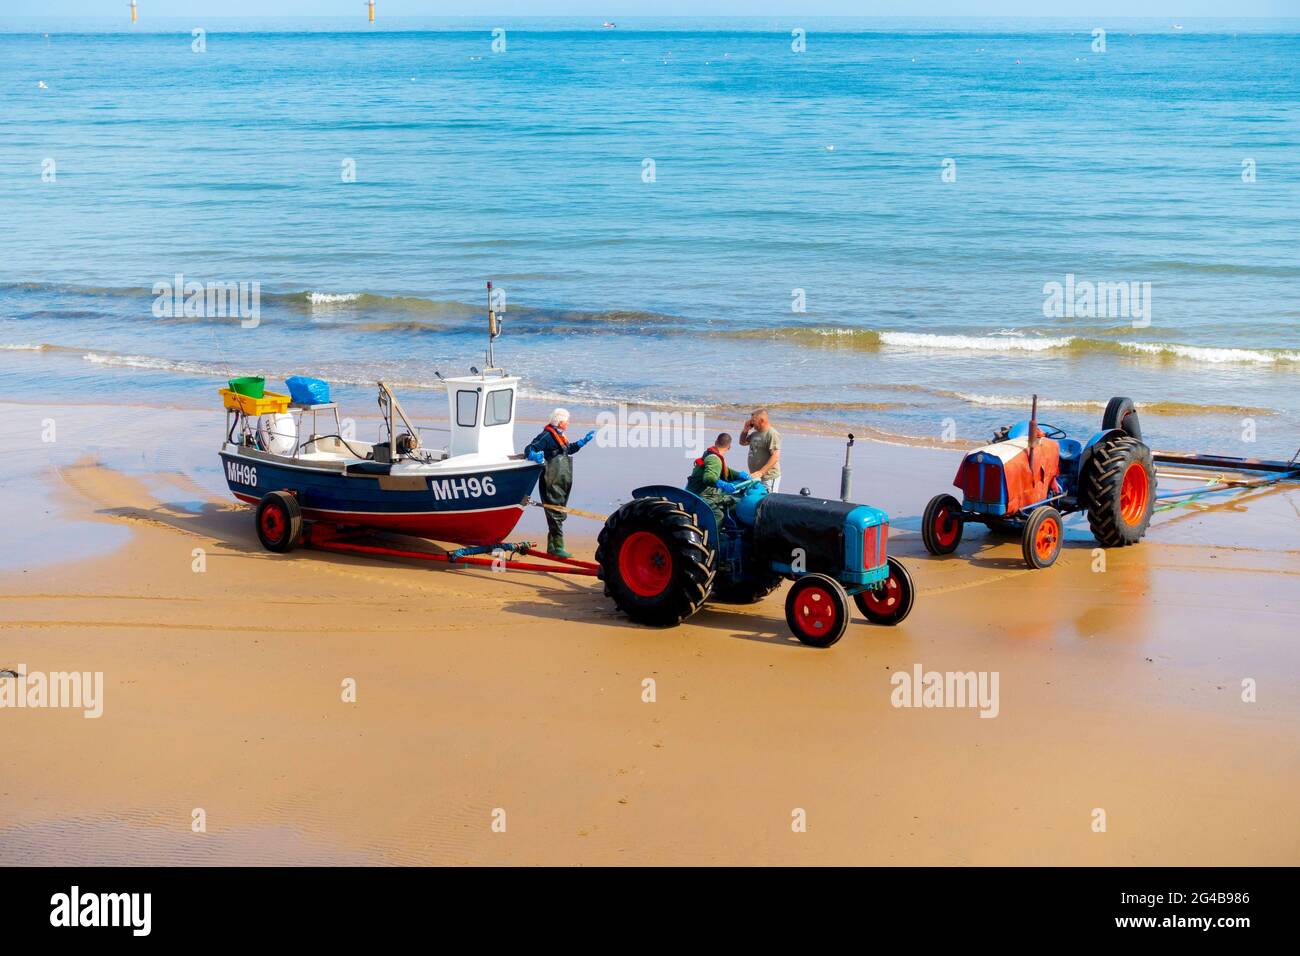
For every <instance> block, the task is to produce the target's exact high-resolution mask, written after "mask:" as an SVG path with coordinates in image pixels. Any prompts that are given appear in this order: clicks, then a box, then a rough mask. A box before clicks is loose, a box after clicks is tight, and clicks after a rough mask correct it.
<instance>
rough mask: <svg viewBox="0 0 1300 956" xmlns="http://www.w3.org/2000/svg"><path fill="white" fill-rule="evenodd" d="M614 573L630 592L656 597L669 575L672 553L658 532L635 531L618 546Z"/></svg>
mask: <svg viewBox="0 0 1300 956" xmlns="http://www.w3.org/2000/svg"><path fill="white" fill-rule="evenodd" d="M618 573H619V577H621V578H622V579H623V583H625V584H626V585H627V586H628V588H629V589H630V590H631V591H632V593H633V594H635V595H637V596H638V597H647V598H649V597H657V596H658V595H660V594H662V593H663V592H664V589H665V588H667V587H668V584H669V582H671V581H672V579H673V556H672V555H671V554H669V552H668V546H667V545H665V544H664V542H663V539H662V538H660V537H659V535H657V534H654V533H653V532H650V531H636V532H633V533H632V534H631V535H629V536H628V538H627V540H626V541H624V542H623V547H621V548H620V549H619V552H618Z"/></svg>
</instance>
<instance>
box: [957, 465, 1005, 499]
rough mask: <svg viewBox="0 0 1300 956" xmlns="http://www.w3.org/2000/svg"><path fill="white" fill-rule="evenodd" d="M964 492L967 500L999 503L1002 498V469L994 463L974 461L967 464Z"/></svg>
mask: <svg viewBox="0 0 1300 956" xmlns="http://www.w3.org/2000/svg"><path fill="white" fill-rule="evenodd" d="M963 477H964V478H965V481H964V483H963V487H962V489H961V490H962V494H964V495H965V496H966V500H967V501H979V502H983V503H986V504H997V503H998V502H1000V501H1001V500H1002V469H1001V468H1000V467H998V466H997V465H994V464H989V463H988V462H983V463H980V464H976V463H974V462H972V463H970V464H969V465H967V466H966V468H965V472H964V475H963Z"/></svg>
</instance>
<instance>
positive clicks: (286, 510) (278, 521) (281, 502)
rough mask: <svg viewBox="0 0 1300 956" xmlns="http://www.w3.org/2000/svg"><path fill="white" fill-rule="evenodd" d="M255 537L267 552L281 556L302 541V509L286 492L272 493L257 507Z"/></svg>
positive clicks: (295, 499) (296, 500)
mask: <svg viewBox="0 0 1300 956" xmlns="http://www.w3.org/2000/svg"><path fill="white" fill-rule="evenodd" d="M257 537H258V538H259V539H260V540H261V542H262V547H264V548H266V550H268V551H275V552H278V553H280V554H283V553H284V552H286V551H292V550H293V549H294V548H296V547H298V542H299V541H301V540H302V509H301V508H300V507H298V499H297V498H295V497H294V496H293V495H291V494H289V492H287V491H272V492H270V493H268V494H267V495H266V496H265V497H263V498H262V500H261V501H260V502H258V505H257Z"/></svg>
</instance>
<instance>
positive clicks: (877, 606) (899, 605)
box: [853, 558, 916, 627]
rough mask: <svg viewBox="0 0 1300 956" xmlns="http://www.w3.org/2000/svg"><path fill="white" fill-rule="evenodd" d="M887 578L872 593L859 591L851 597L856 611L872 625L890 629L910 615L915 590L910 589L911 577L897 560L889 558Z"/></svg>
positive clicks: (914, 598)
mask: <svg viewBox="0 0 1300 956" xmlns="http://www.w3.org/2000/svg"><path fill="white" fill-rule="evenodd" d="M888 564H889V577H887V578H885V580H884V582H883V583H882V584H881V586H880V587H879V588H878V589H877V590H874V591H859V592H858V593H857V594H855V595H853V601H854V603H855V604H857V606H858V610H859V611H861V612H862V616H863V617H865V618H866V619H867V620H868V621H870V622H871V623H872V624H884V625H886V626H888V627H892V626H893V625H895V624H901V623H902V621H903V618H905V617H907V615H909V614H911V613H912V604H913V603H914V602H915V600H916V589H915V588H913V587H912V576H911V575H910V574H908V573H907V568H905V567H903V562H902V561H899V560H898V558H890V559H889V561H888Z"/></svg>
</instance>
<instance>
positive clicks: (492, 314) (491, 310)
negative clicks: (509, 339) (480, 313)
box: [487, 282, 501, 369]
mask: <svg viewBox="0 0 1300 956" xmlns="http://www.w3.org/2000/svg"><path fill="white" fill-rule="evenodd" d="M487 295H488V348H487V367H488V368H489V369H494V368H496V367H497V366H496V362H494V361H492V342H493V341H494V340H495V339H496V337H497V336H498V335H500V334H501V320H500V319H498V318H497V312H496V308H495V307H494V306H493V303H492V283H491V282H489V283H488V284H487Z"/></svg>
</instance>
